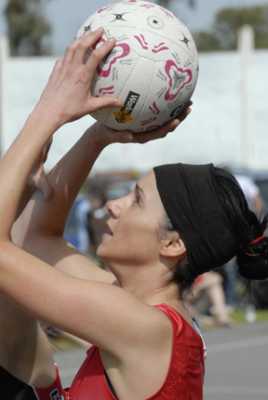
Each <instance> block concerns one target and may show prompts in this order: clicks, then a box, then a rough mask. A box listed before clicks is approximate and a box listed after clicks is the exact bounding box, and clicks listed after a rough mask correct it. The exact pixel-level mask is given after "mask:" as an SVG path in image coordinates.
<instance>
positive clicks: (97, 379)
mask: <svg viewBox="0 0 268 400" xmlns="http://www.w3.org/2000/svg"><path fill="white" fill-rule="evenodd" d="M157 308H158V309H160V310H161V311H163V312H164V313H165V314H166V315H167V316H168V318H169V319H170V320H171V321H172V325H173V348H172V355H171V359H170V365H169V370H168V371H167V375H166V379H165V381H164V383H163V385H162V387H161V388H160V389H159V390H158V392H157V393H154V394H152V396H150V397H149V398H147V399H146V400H178V399H182V400H186V399H187V400H188V399H189V400H202V399H203V382H204V348H203V341H202V338H201V336H200V335H199V334H198V333H197V332H196V330H195V329H194V328H193V327H192V326H191V325H190V324H189V323H188V322H187V321H186V320H184V319H183V318H182V316H181V315H180V314H179V313H178V312H177V311H176V310H174V309H173V308H172V307H170V306H168V305H166V304H161V305H158V306H157ZM141 362H142V361H141ZM57 387H58V390H57V392H58V394H59V397H45V396H44V393H45V392H44V391H43V396H42V397H41V392H40V391H38V389H36V393H37V394H38V396H39V397H38V398H39V399H40V400H54V398H55V399H57V400H58V399H65V400H89V399H94V400H117V399H116V397H115V396H114V395H113V393H112V391H111V389H110V387H109V384H108V382H107V378H106V376H105V370H104V366H103V364H102V360H101V357H100V352H99V349H98V348H97V347H96V346H93V347H92V348H91V349H90V350H89V351H88V353H87V358H86V359H85V361H84V363H83V364H82V366H81V368H80V370H79V371H78V373H77V375H76V377H75V379H74V381H73V383H72V385H71V387H70V389H69V390H66V391H63V390H62V389H61V388H60V385H59V382H58V383H57ZM49 392H50V394H51V393H53V385H52V386H51V387H50V388H49ZM57 392H56V393H57ZM46 393H48V391H46ZM54 394H55V386H54ZM60 396H62V397H60Z"/></svg>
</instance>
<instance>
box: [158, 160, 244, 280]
mask: <svg viewBox="0 0 268 400" xmlns="http://www.w3.org/2000/svg"><path fill="white" fill-rule="evenodd" d="M214 170H215V167H214V166H213V164H208V165H187V164H169V165H162V166H159V167H156V168H154V172H155V177H156V183H157V188H158V192H159V195H160V198H161V201H162V204H163V206H164V208H165V210H166V213H167V215H168V217H169V219H170V221H171V223H172V225H173V227H174V229H175V230H177V231H178V232H179V234H180V236H181V238H182V240H183V241H184V243H185V246H186V249H187V258H188V262H189V269H190V271H189V272H190V274H191V276H192V277H193V278H194V277H195V276H197V275H199V274H201V273H203V272H206V271H209V270H211V269H214V268H216V267H219V266H222V265H223V264H224V263H226V262H227V261H228V260H230V259H231V258H232V257H233V256H234V255H235V253H236V250H237V240H236V237H235V234H234V232H233V231H232V227H231V226H230V221H229V219H228V216H227V215H226V212H225V210H224V205H223V204H222V202H221V200H220V199H219V193H218V192H219V190H218V185H217V181H216V179H215V174H214Z"/></svg>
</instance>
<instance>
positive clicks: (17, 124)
mask: <svg viewBox="0 0 268 400" xmlns="http://www.w3.org/2000/svg"><path fill="white" fill-rule="evenodd" d="M54 61H55V59H53V58H27V59H14V58H13V59H8V60H7V61H6V63H5V68H4V71H5V80H4V89H3V90H4V93H3V94H4V97H3V101H4V127H3V135H2V144H3V148H4V149H7V147H8V146H9V145H10V143H11V142H12V140H13V139H14V137H15V136H16V135H17V133H18V131H19V129H20V128H21V127H22V125H23V122H24V120H25V118H26V117H27V115H28V114H29V112H30V111H31V109H32V108H33V106H34V104H35V102H36V101H37V100H38V97H39V95H40V93H41V90H42V87H43V86H44V85H45V83H46V81H47V78H48V76H49V72H50V71H51V69H52V66H53V64H54ZM267 71H268V51H258V52H256V53H255V56H254V65H253V66H252V68H251V71H250V82H249V87H250V114H251V118H250V120H251V127H250V128H251V150H252V151H251V160H250V166H251V167H254V168H258V169H265V168H267V169H268V156H267V155H268V132H267V127H268V102H267V93H268V74H267ZM193 101H194V106H193V112H192V114H191V116H190V117H189V118H188V120H187V121H186V122H185V123H184V124H183V126H182V127H180V128H178V129H177V131H176V132H175V133H172V134H171V135H170V136H169V137H168V138H166V139H164V140H161V141H156V142H155V143H149V144H146V145H145V146H141V145H113V146H112V147H110V148H108V149H106V150H105V152H104V153H103V155H102V156H101V157H100V159H99V160H98V161H97V163H96V169H98V170H100V169H102V170H103V169H114V168H116V169H122V168H137V169H145V168H150V167H152V166H153V165H157V164H160V163H169V162H179V161H183V162H189V163H204V162H211V161H212V162H215V163H223V162H224V163H232V164H235V165H239V163H240V58H239V55H238V54H237V53H234V52H230V53H214V54H202V55H201V56H200V77H199V83H198V86H197V89H196V92H195V94H194V97H193ZM92 122H93V120H92V119H91V118H90V117H85V118H84V119H83V120H81V121H79V122H76V123H74V124H70V125H68V126H66V127H64V128H63V129H62V131H61V132H59V133H58V134H57V135H56V139H55V143H54V145H53V148H52V151H51V155H50V158H49V161H48V163H49V166H51V165H52V164H54V163H55V162H56V161H57V160H58V159H59V157H60V156H61V155H62V154H63V153H64V152H65V151H66V150H67V149H68V148H69V147H70V146H71V145H72V144H73V143H74V142H75V140H76V139H77V138H78V137H79V136H80V134H81V133H82V132H83V130H84V129H86V127H87V126H88V125H90V124H91V123H92Z"/></svg>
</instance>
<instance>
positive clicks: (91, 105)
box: [88, 96, 122, 112]
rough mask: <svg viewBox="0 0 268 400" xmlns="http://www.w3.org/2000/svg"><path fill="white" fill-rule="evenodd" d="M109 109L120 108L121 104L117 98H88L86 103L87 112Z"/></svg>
mask: <svg viewBox="0 0 268 400" xmlns="http://www.w3.org/2000/svg"><path fill="white" fill-rule="evenodd" d="M109 107H122V102H121V101H120V99H118V98H117V97H111V96H102V97H90V99H89V102H88V109H89V112H94V111H97V110H101V109H103V108H109Z"/></svg>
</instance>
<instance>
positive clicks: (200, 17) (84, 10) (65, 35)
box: [0, 0, 268, 54]
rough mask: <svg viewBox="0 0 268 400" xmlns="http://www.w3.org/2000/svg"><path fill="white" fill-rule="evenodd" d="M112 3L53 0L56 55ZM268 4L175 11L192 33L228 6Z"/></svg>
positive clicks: (238, 0) (0, 24)
mask: <svg viewBox="0 0 268 400" xmlns="http://www.w3.org/2000/svg"><path fill="white" fill-rule="evenodd" d="M106 3H109V0H49V1H48V5H47V6H46V10H45V11H46V14H47V16H48V19H49V21H50V23H51V26H52V29H53V34H52V38H51V44H52V48H53V50H54V53H55V54H61V53H62V52H63V51H64V49H65V47H66V46H67V45H68V43H69V42H70V41H72V39H73V38H74V37H75V34H76V32H77V30H78V28H79V27H80V26H81V25H82V23H83V22H84V21H85V20H86V18H87V17H88V16H89V15H91V14H92V13H93V12H94V11H95V10H96V9H97V8H98V7H100V6H102V5H104V4H106ZM5 4H6V0H0V12H1V18H0V33H3V32H5V23H4V17H3V8H4V6H5ZM257 4H268V1H265V0H197V8H196V9H195V10H194V11H193V10H191V11H190V10H189V9H188V8H187V7H186V6H185V5H184V4H183V2H179V1H176V0H173V3H172V9H173V11H174V12H175V13H176V15H177V16H178V17H180V18H181V19H182V20H183V21H184V22H185V23H186V24H187V25H188V26H189V28H190V30H192V31H194V30H199V29H208V28H209V26H210V25H211V23H212V21H213V16H214V15H215V12H216V11H217V10H219V9H220V8H222V7H226V6H233V7H235V6H250V5H257Z"/></svg>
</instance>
